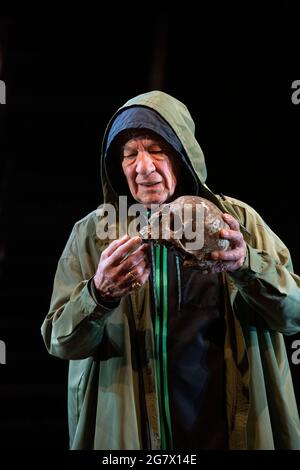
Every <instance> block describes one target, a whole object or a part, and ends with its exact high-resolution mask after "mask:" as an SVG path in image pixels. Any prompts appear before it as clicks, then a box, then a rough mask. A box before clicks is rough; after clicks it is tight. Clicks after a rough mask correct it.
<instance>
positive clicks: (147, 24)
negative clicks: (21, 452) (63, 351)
mask: <svg viewBox="0 0 300 470" xmlns="http://www.w3.org/2000/svg"><path fill="white" fill-rule="evenodd" d="M298 31H299V28H297V19H296V18H295V15H294V14H293V12H292V11H285V12H284V13H283V12H282V10H280V9H279V8H277V7H272V8H270V9H269V10H268V12H267V13H264V12H262V11H258V12H255V13H254V12H250V11H246V10H245V11H244V12H233V13H231V12H228V11H227V15H226V16H224V12H223V11H220V10H218V9H217V8H216V9H215V11H214V12H209V13H206V12H205V13H204V12H202V13H201V14H200V13H198V14H197V15H196V14H195V15H192V14H191V15H189V16H184V15H181V14H180V12H178V14H177V15H176V16H174V15H173V16H171V15H158V14H157V15H155V16H154V15H153V16H149V15H147V16H144V15H141V16H138V15H135V16H134V15H133V16H129V15H128V16H126V17H124V16H121V15H120V16H117V17H110V16H107V15H99V14H98V15H95V16H89V17H87V16H81V17H80V16H65V17H63V16H60V17H58V16H51V17H50V16H49V17H5V18H2V19H1V20H0V79H1V80H4V81H5V83H6V92H7V95H6V101H7V104H6V105H0V125H1V127H0V138H1V141H0V152H1V160H0V162H1V163H0V170H1V180H0V184H1V187H0V191H1V193H0V204H1V205H0V211H1V212H0V217H1V219H0V220H1V239H0V240H1V251H0V262H1V272H0V275H1V285H0V299H1V319H0V321H1V323H0V340H2V341H5V344H6V350H7V364H6V365H0V435H1V441H0V448H1V447H2V448H3V449H4V448H21V449H26V448H27V449H32V448H37V449H44V450H45V449H48V450H50V449H53V450H58V449H65V448H67V446H68V437H67V415H66V411H67V401H66V400H67V398H66V391H67V363H66V362H64V361H60V360H59V359H56V358H53V357H51V356H49V355H48V354H47V352H46V350H45V348H44V345H43V342H42V338H41V335H40V326H41V323H42V321H43V319H44V316H45V315H46V313H47V310H48V306H49V300H50V295H51V290H52V281H53V276H54V272H55V269H56V264H57V261H58V258H59V256H60V254H61V251H62V249H63V247H64V244H65V242H66V240H67V237H68V235H69V233H70V230H71V228H72V226H73V224H74V222H75V221H76V220H78V219H79V218H81V217H82V216H84V215H85V214H87V213H88V212H90V211H92V210H93V209H94V208H95V207H96V206H97V205H98V204H99V203H100V202H101V200H102V195H101V186H100V176H99V155H100V145H101V138H102V134H103V131H104V128H105V125H106V123H107V121H108V119H109V118H110V117H111V114H112V113H113V112H114V111H115V110H116V108H117V107H119V106H120V105H121V104H123V102H125V101H126V100H127V99H129V98H131V97H132V96H135V95H137V94H139V93H143V92H145V91H149V90H152V89H161V90H163V91H166V92H167V93H170V94H173V95H174V96H176V97H177V98H178V99H180V100H182V101H183V102H184V103H185V104H186V105H187V106H188V108H189V109H190V111H191V113H192V115H193V117H194V120H195V122H196V134H197V137H198V140H199V142H200V144H201V146H202V149H203V151H204V153H205V155H206V161H207V167H208V181H207V182H208V185H209V186H210V187H211V189H213V190H214V191H215V192H222V193H224V194H228V195H231V196H234V197H236V198H238V199H242V200H244V201H246V202H248V203H249V204H251V205H252V206H253V207H254V208H255V209H257V210H258V212H260V214H261V215H262V216H263V217H264V218H265V220H266V221H267V223H268V224H269V225H270V226H271V227H272V228H273V229H274V231H275V232H276V233H277V234H278V235H279V236H280V237H281V238H282V239H283V240H284V241H285V243H286V244H287V245H288V246H289V248H290V251H291V253H292V256H293V259H294V267H295V270H296V272H298V273H300V260H299V254H300V252H299V246H298V233H299V228H298V226H299V224H298V215H299V211H298V199H299V197H298V189H299V183H298V173H297V170H296V166H297V164H298V161H297V159H298V154H299V148H300V146H299V142H298V133H299V117H300V105H299V106H297V105H294V104H293V103H292V101H291V94H292V89H291V85H292V82H293V81H294V80H297V79H300V72H299V59H300V57H299V56H300V51H299V47H298V45H297V40H298V43H299V32H298ZM299 314H300V312H299ZM297 338H298V339H299V336H298V335H297V336H293V337H290V338H286V344H287V351H288V356H289V358H290V359H291V356H292V347H291V344H292V341H294V340H295V339H297ZM291 369H292V374H293V379H294V385H295V391H296V396H297V400H298V404H300V380H299V370H300V365H298V366H297V365H294V364H292V363H291Z"/></svg>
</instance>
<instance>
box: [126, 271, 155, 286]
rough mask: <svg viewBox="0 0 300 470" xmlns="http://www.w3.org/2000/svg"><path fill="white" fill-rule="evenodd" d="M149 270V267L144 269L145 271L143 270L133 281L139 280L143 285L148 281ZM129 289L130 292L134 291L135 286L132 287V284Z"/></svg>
mask: <svg viewBox="0 0 300 470" xmlns="http://www.w3.org/2000/svg"><path fill="white" fill-rule="evenodd" d="M150 271H151V269H150V268H147V269H145V271H144V272H143V274H142V276H141V277H139V278H137V279H136V281H135V282H139V283H140V284H141V286H142V285H144V284H145V283H146V282H147V281H148V278H149V275H150ZM129 291H130V292H134V291H135V288H133V287H132V284H131V285H130V287H129Z"/></svg>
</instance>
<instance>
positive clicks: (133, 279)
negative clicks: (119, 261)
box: [128, 271, 136, 282]
mask: <svg viewBox="0 0 300 470" xmlns="http://www.w3.org/2000/svg"><path fill="white" fill-rule="evenodd" d="M128 276H129V277H130V281H131V282H134V281H135V279H136V277H135V276H134V274H132V272H131V271H129V273H128Z"/></svg>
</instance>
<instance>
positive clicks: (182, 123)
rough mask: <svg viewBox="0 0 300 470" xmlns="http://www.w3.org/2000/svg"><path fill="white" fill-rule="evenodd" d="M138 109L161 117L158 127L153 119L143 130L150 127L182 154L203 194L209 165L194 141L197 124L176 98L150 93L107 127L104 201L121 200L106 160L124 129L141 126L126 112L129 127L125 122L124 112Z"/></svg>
mask: <svg viewBox="0 0 300 470" xmlns="http://www.w3.org/2000/svg"><path fill="white" fill-rule="evenodd" d="M136 107H140V108H145V110H147V109H148V110H151V111H152V114H153V111H154V112H155V113H157V114H158V121H159V123H160V125H159V128H157V129H155V128H153V126H152V124H151V122H150V121H151V119H150V120H148V123H149V125H147V124H144V125H143V126H142V127H148V128H150V129H152V130H155V131H156V132H157V133H158V134H160V135H161V136H162V137H164V138H165V139H166V140H167V141H168V142H169V143H170V144H171V145H172V146H173V147H174V148H175V150H176V151H177V153H178V154H179V155H180V157H181V160H182V163H183V164H184V166H185V168H186V170H187V172H188V173H189V174H190V175H191V176H192V180H193V182H195V184H194V185H193V187H194V191H193V192H194V194H200V193H202V189H203V187H204V186H203V185H204V183H205V180H206V165H205V160H204V155H203V152H202V150H201V147H200V145H199V144H198V142H197V140H196V138H195V124H194V121H193V119H192V117H191V115H190V113H189V111H188V109H187V107H186V106H185V105H184V104H183V103H181V102H180V101H178V100H177V99H176V98H173V97H172V96H170V95H168V94H166V93H164V92H162V91H151V92H149V93H144V94H141V95H138V96H136V97H135V98H132V99H131V100H129V101H127V102H126V103H125V104H124V105H123V106H122V107H121V108H119V109H118V111H117V112H116V113H115V114H114V115H113V117H112V119H111V120H110V122H109V124H108V126H107V128H106V131H105V134H104V138H103V143H102V152H101V180H102V190H103V197H104V202H106V203H108V202H111V203H114V202H116V200H117V197H118V190H117V188H116V187H114V184H112V181H111V178H110V177H109V171H108V168H107V166H108V165H107V163H108V162H109V165H110V166H111V164H112V162H111V158H107V156H108V149H109V147H110V145H111V142H112V140H113V139H114V138H115V137H116V136H117V135H118V133H119V132H121V131H122V130H124V129H125V128H136V127H141V126H138V125H134V121H133V120H132V122H131V120H130V113H127V115H128V116H129V119H128V121H126V122H127V124H128V125H127V124H126V123H125V124H124V121H125V120H124V119H123V120H122V116H121V114H122V113H123V114H124V115H125V113H124V112H125V111H126V110H129V109H130V108H136ZM144 114H145V113H144ZM149 115H150V116H151V113H149ZM120 118H121V119H120ZM152 121H153V120H152ZM116 123H117V124H116ZM126 126H127V127H126ZM168 127H169V128H170V129H169V130H170V132H167V128H168ZM172 134H173V137H170V138H168V136H169V135H171V136H172ZM178 141H179V142H180V148H179V146H178ZM113 166H114V168H117V171H119V169H118V167H117V166H115V165H113ZM121 172H122V168H121V165H120V173H121ZM207 189H208V188H207Z"/></svg>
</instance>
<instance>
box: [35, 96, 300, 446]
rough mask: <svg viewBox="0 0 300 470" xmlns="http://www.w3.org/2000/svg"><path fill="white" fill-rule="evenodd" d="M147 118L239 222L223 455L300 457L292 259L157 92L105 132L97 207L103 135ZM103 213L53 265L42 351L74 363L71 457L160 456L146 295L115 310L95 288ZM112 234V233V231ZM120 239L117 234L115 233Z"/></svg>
mask: <svg viewBox="0 0 300 470" xmlns="http://www.w3.org/2000/svg"><path fill="white" fill-rule="evenodd" d="M135 106H140V107H145V108H149V109H151V110H154V111H155V112H157V113H158V114H159V116H160V117H161V118H162V119H163V120H165V121H166V122H167V123H168V124H169V126H170V127H171V128H172V130H173V131H174V132H175V134H176V136H177V137H178V139H179V140H180V141H181V144H182V146H183V149H184V153H185V159H184V165H186V166H188V167H189V171H190V172H191V173H192V175H193V178H194V180H195V181H196V185H197V188H198V189H197V191H198V194H199V195H201V196H203V197H205V198H207V199H209V200H211V201H212V202H214V203H215V204H216V205H217V206H218V207H219V208H220V209H221V210H222V211H223V212H228V213H230V214H232V215H233V216H234V217H235V218H236V219H237V220H238V221H239V223H240V227H241V231H242V233H243V235H244V238H245V241H246V243H247V257H246V260H245V263H244V265H243V266H242V267H241V268H240V269H239V270H237V271H235V272H233V273H226V274H224V278H223V279H224V284H225V286H226V289H225V292H226V295H225V297H224V299H225V305H224V310H225V324H226V333H225V341H224V358H225V371H226V374H225V375H226V412H227V422H228V435H229V448H230V449H245V450H246V449H249V450H250V449H300V424H299V416H298V410H297V405H296V401H295V396H294V391H293V384H292V379H291V373H290V369H289V363H288V358H287V355H286V350H285V344H284V339H283V334H286V335H291V334H295V333H298V332H299V331H300V278H299V276H297V275H295V274H294V273H293V268H292V262H291V259H290V255H289V251H288V249H287V248H286V246H285V245H284V244H283V243H282V241H281V240H280V239H279V238H278V237H277V236H276V235H275V234H274V233H273V232H272V230H271V229H270V228H269V227H268V226H267V225H266V223H265V222H264V221H263V220H262V218H261V217H260V216H259V214H257V212H256V211H255V210H254V209H253V208H251V207H250V206H249V205H247V204H245V203H243V202H241V201H238V200H236V199H233V198H231V197H225V198H224V197H222V198H221V197H219V196H217V195H215V194H213V193H212V192H211V191H210V190H209V188H208V187H207V186H206V185H205V180H206V167H205V161H204V156H203V153H202V151H201V148H200V146H199V144H198V142H197V141H196V139H195V136H194V130H195V129H194V122H193V120H192V118H191V116H190V114H189V112H188V110H187V108H186V107H185V106H184V105H183V104H182V103H181V102H179V101H178V100H176V99H175V98H173V97H171V96H169V95H167V94H166V93H163V92H160V91H153V92H150V93H145V94H143V95H139V96H137V97H136V98H134V99H132V100H130V101H128V102H127V103H126V104H125V105H124V106H123V107H122V108H121V109H120V110H118V112H117V113H116V114H115V115H114V116H113V118H112V120H111V121H110V123H109V125H108V128H107V130H106V133H105V136H104V141H103V149H102V158H101V174H102V186H103V194H104V202H105V203H108V202H110V203H112V204H114V205H115V206H117V191H116V188H113V187H112V185H111V183H110V181H109V179H108V177H107V174H108V172H107V168H106V167H105V158H104V153H105V149H106V145H107V136H108V133H109V130H110V129H111V128H112V125H113V123H114V121H115V119H116V116H118V115H119V114H120V113H121V112H122V111H123V110H124V109H126V108H128V109H129V108H130V107H135ZM106 222H107V221H106V220H105V216H104V213H103V211H102V210H101V208H99V209H97V210H95V211H94V212H92V213H90V214H89V215H87V216H86V217H85V218H84V219H82V220H80V221H78V222H77V223H76V224H75V225H74V228H73V230H72V233H71V235H70V238H69V240H68V242H67V244H66V247H65V249H64V251H63V254H62V256H61V258H60V260H59V263H58V267H57V272H56V275H55V280H54V289H53V295H52V299H51V306H50V311H49V313H48V315H47V316H46V318H45V320H44V323H43V325H42V335H43V338H44V341H45V344H46V347H47V349H48V351H49V352H50V353H51V354H53V355H54V356H57V357H59V358H61V359H65V360H69V361H70V362H69V385H68V413H69V434H70V448H71V449H153V450H159V449H161V429H160V419H159V405H158V396H157V377H156V367H155V340H154V331H153V322H152V319H151V315H152V305H151V303H152V298H153V297H152V295H151V285H150V283H149V282H147V283H146V284H145V285H143V286H142V287H141V288H140V289H139V290H138V291H134V292H133V293H132V294H130V295H128V296H126V297H125V298H122V299H121V301H120V303H118V304H113V305H112V306H110V305H108V304H107V303H105V304H104V303H103V304H102V303H100V302H99V300H97V298H96V297H95V295H94V294H93V289H92V288H91V280H92V279H93V276H94V274H95V272H96V270H97V266H98V263H99V259H100V256H101V252H102V251H103V250H104V249H105V248H106V246H107V244H108V242H107V241H105V240H102V239H101V237H99V236H98V235H99V229H102V228H103V226H104V225H105V224H106ZM118 228H119V227H117V229H118ZM117 233H118V230H117Z"/></svg>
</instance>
